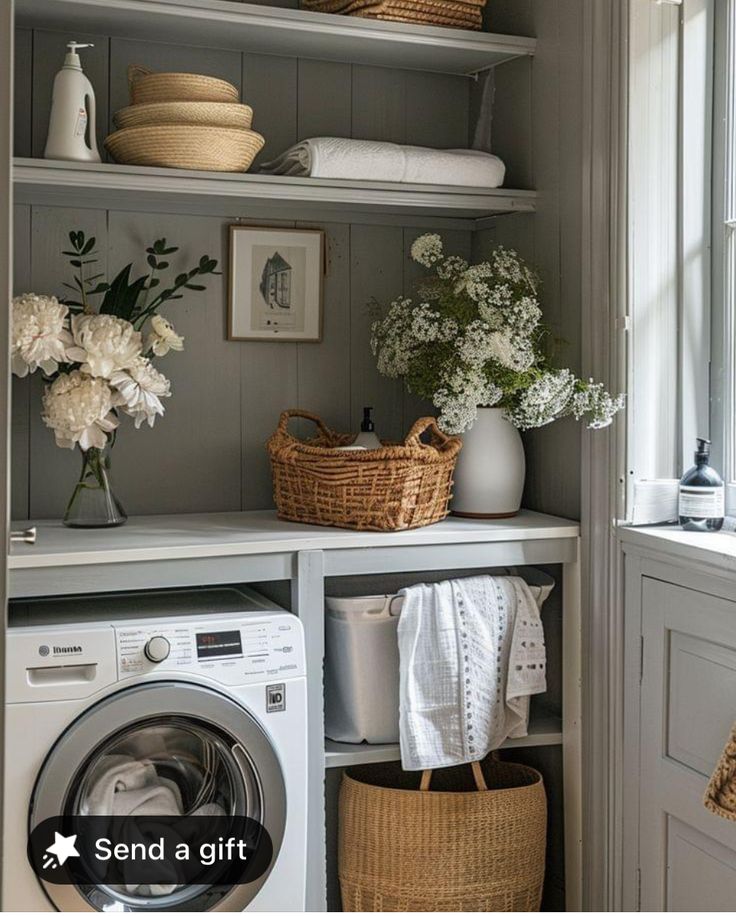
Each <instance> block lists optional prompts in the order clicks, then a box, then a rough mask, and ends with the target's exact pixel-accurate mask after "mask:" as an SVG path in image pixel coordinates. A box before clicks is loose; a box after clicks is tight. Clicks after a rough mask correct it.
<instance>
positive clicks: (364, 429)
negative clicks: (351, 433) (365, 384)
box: [353, 407, 381, 449]
mask: <svg viewBox="0 0 736 916" xmlns="http://www.w3.org/2000/svg"><path fill="white" fill-rule="evenodd" d="M372 410H373V408H372V407H364V408H363V422H362V423H361V424H360V432H359V433H358V435H357V436H356V437H355V442H353V445H362V446H363V448H371V449H372V448H381V440H380V439H379V438H378V436H377V435H376V427H375V424H374V423H373V419H372V418H371V411H372Z"/></svg>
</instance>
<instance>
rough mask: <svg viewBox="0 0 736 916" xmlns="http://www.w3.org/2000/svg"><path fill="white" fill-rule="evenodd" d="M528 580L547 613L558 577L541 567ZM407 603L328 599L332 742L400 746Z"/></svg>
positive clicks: (381, 598) (328, 727)
mask: <svg viewBox="0 0 736 916" xmlns="http://www.w3.org/2000/svg"><path fill="white" fill-rule="evenodd" d="M501 575H509V576H516V575H519V571H518V570H516V569H506V570H504V571H503V572H502V573H501ZM522 578H524V579H525V580H526V582H527V584H528V585H529V588H530V590H531V592H532V595H533V596H534V599H535V600H536V602H537V605H538V606H539V608H540V610H541V608H542V605H543V604H544V602H545V601H546V600H547V598H548V597H549V595H550V593H551V592H552V590H553V588H554V586H555V581H554V579H553V578H552V577H551V576H549V575H547V573H544V572H541V571H540V570H536V569H525V570H524V576H523V577H522ZM402 601H403V599H402V598H401V597H400V596H398V595H396V594H392V595H367V596H364V597H359V598H330V597H328V598H326V599H325V604H326V613H325V734H326V736H327V737H328V738H330V739H331V740H333V741H344V742H346V743H348V744H361V743H362V742H367V743H368V744H396V743H398V741H399V648H398V640H397V629H398V623H399V616H400V614H401V604H402Z"/></svg>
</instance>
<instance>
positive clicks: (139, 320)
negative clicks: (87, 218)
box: [63, 229, 220, 330]
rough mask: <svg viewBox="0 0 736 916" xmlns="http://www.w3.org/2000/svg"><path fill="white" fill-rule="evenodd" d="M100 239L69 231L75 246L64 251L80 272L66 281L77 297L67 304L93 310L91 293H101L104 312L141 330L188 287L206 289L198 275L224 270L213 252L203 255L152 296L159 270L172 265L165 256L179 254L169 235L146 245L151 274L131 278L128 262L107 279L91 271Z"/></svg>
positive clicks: (79, 309) (86, 311) (158, 282)
mask: <svg viewBox="0 0 736 916" xmlns="http://www.w3.org/2000/svg"><path fill="white" fill-rule="evenodd" d="M96 241H97V240H96V239H95V237H94V236H90V237H89V238H87V237H86V236H85V234H84V232H82V231H81V229H80V230H76V231H73V232H70V233H69V242H70V243H71V248H70V249H69V250H66V251H64V252H63V254H64V255H66V257H67V258H68V259H69V263H70V264H71V266H72V267H73V268H75V270H76V273H75V274H74V277H73V284H70V283H65V284H64V286H65V287H67V289H70V290H72V292H73V293H74V294H75V298H66V299H65V300H64V304H65V305H67V306H68V307H69V309H70V310H71V311H72V312H75V313H80V312H81V313H84V314H93V313H94V312H95V308H94V306H93V305H92V304H91V302H90V297H93V296H100V295H101V296H102V297H103V298H102V301H101V302H100V305H99V309H97V311H99V313H100V314H103V315H114V316H115V317H117V318H123V319H125V320H126V321H129V322H130V323H131V324H132V325H133V326H134V327H135V328H136V329H138V330H140V328H141V327H143V325H144V324H145V322H146V320H147V319H148V318H150V317H151V316H153V315H155V314H156V312H157V311H158V310H159V308H160V307H161V306H162V305H163V304H164V302H169V301H172V300H174V299H182V298H183V296H184V290H196V291H202V290H205V289H206V288H207V287H206V286H205V285H204V284H202V283H195V282H194V280H195V279H196V278H198V277H205V276H207V275H208V274H211V275H217V274H219V273H220V271H218V270H217V269H216V268H217V261H216V260H215V259H214V258H211V257H209V255H202V257H201V258H200V259H199V263H198V264H197V265H196V266H195V267H192V268H191V269H189V270H187V271H184V272H183V273H180V274H177V275H176V277H175V278H174V280H173V282H172V283H171V285H169V286H166V287H165V288H163V289H160V290H159V291H158V292H157V293H156V294H155V295H153V298H151V294H152V290H155V289H157V288H158V287H160V285H161V278H160V277H159V276H158V274H159V273H160V272H161V271H164V270H166V269H167V268H168V267H169V261H167V260H165V258H167V257H169V256H170V255H172V254H175V253H176V252H177V251H178V250H179V249H178V248H177V247H175V246H170V247H167V245H166V239H157V240H156V241H155V242H154V243H153V245H151V246H150V247H149V248H146V261H147V263H148V267H149V272H148V274H144V275H143V276H141V277H136V278H135V279H131V271H132V270H133V265H132V264H128V265H126V266H125V267H124V268H123V269H122V270H121V271H120V272H119V273H118V274H117V275H116V276H115V277H114V279H113V280H112V281H111V282H109V283H107V282H105V281H104V280H102V277H103V276H104V274H102V273H97V274H95V273H90V274H89V275H88V271H90V269H92V270H93V269H94V268H93V265H94V264H97V263H98V259H97V258H96V257H95V255H96V254H97V252H96V251H95V244H96Z"/></svg>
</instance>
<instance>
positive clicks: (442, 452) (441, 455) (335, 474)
mask: <svg viewBox="0 0 736 916" xmlns="http://www.w3.org/2000/svg"><path fill="white" fill-rule="evenodd" d="M298 417H301V418H303V419H306V420H311V421H312V422H313V423H315V424H316V426H317V429H318V434H317V436H316V437H315V438H313V439H309V440H308V441H303V440H302V439H298V438H296V437H295V436H293V435H292V434H291V433H290V432H289V430H288V424H289V421H290V420H292V419H295V418H298ZM424 433H429V434H430V441H429V442H424V441H422V438H421V437H422V435H423V434H424ZM353 439H354V436H351V435H350V434H342V433H336V432H334V431H333V430H331V429H329V428H328V427H327V426H325V424H324V423H323V422H322V420H321V419H320V418H319V417H318V416H316V414H312V413H308V412H307V411H304V410H286V411H284V412H283V413H282V414H281V417H280V419H279V425H278V427H277V429H276V432H275V433H274V434H273V435H272V436H271V438H270V439H269V440H268V452H269V455H270V456H271V469H272V471H273V490H274V500H275V502H276V508H277V509H278V513H279V517H280V518H284V519H288V520H289V521H292V522H304V523H307V524H312V525H334V526H335V527H337V528H353V529H356V530H369V531H398V530H401V529H404V528H419V527H420V526H422V525H431V524H433V523H434V522H438V521H440V519H443V518H444V517H445V516H446V515H447V511H448V503H449V500H450V495H451V492H452V474H453V471H454V469H455V460H456V458H457V455H458V452H459V451H460V448H461V445H462V443H461V440H460V439H459V438H458V437H457V436H446V435H445V434H444V433H443V432H442V431H441V430H440V429H439V427H438V426H437V422H436V420H435V419H434V417H423V418H422V419H421V420H417V421H416V423H415V424H414V425H413V426H412V428H411V429H410V430H409V434H408V435H407V437H406V439H405V440H404V441H403V442H402V443H400V444H395V445H392V444H387V443H384V444H383V447H382V448H377V449H371V450H370V451H366V450H361V451H344V450H343V447H344V446H347V445H350V443H351V442H352V441H353Z"/></svg>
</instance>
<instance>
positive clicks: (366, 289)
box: [350, 226, 404, 439]
mask: <svg viewBox="0 0 736 916" xmlns="http://www.w3.org/2000/svg"><path fill="white" fill-rule="evenodd" d="M403 252H404V244H403V230H402V229H401V228H399V227H398V226H352V227H351V230H350V261H351V271H350V325H351V327H350V377H351V382H350V386H351V392H350V402H351V417H352V424H351V425H352V428H353V429H358V428H359V425H360V420H361V417H362V408H363V407H367V406H373V407H375V417H376V431H377V432H378V434H379V436H381V437H382V438H386V439H399V438H401V436H402V433H403V420H402V414H403V395H402V386H401V382H400V381H399V380H398V379H390V378H384V377H383V376H382V375H380V374H379V372H378V370H377V369H376V363H375V359H374V357H373V354H372V353H371V348H370V337H371V324H372V322H373V318H374V316H373V314H372V311H371V306H370V301H371V300H372V299H376V300H378V302H379V303H381V304H382V305H386V304H387V303H388V302H390V301H391V300H392V299H394V298H395V297H396V296H400V295H401V292H402V289H403V260H404V255H403Z"/></svg>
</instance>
